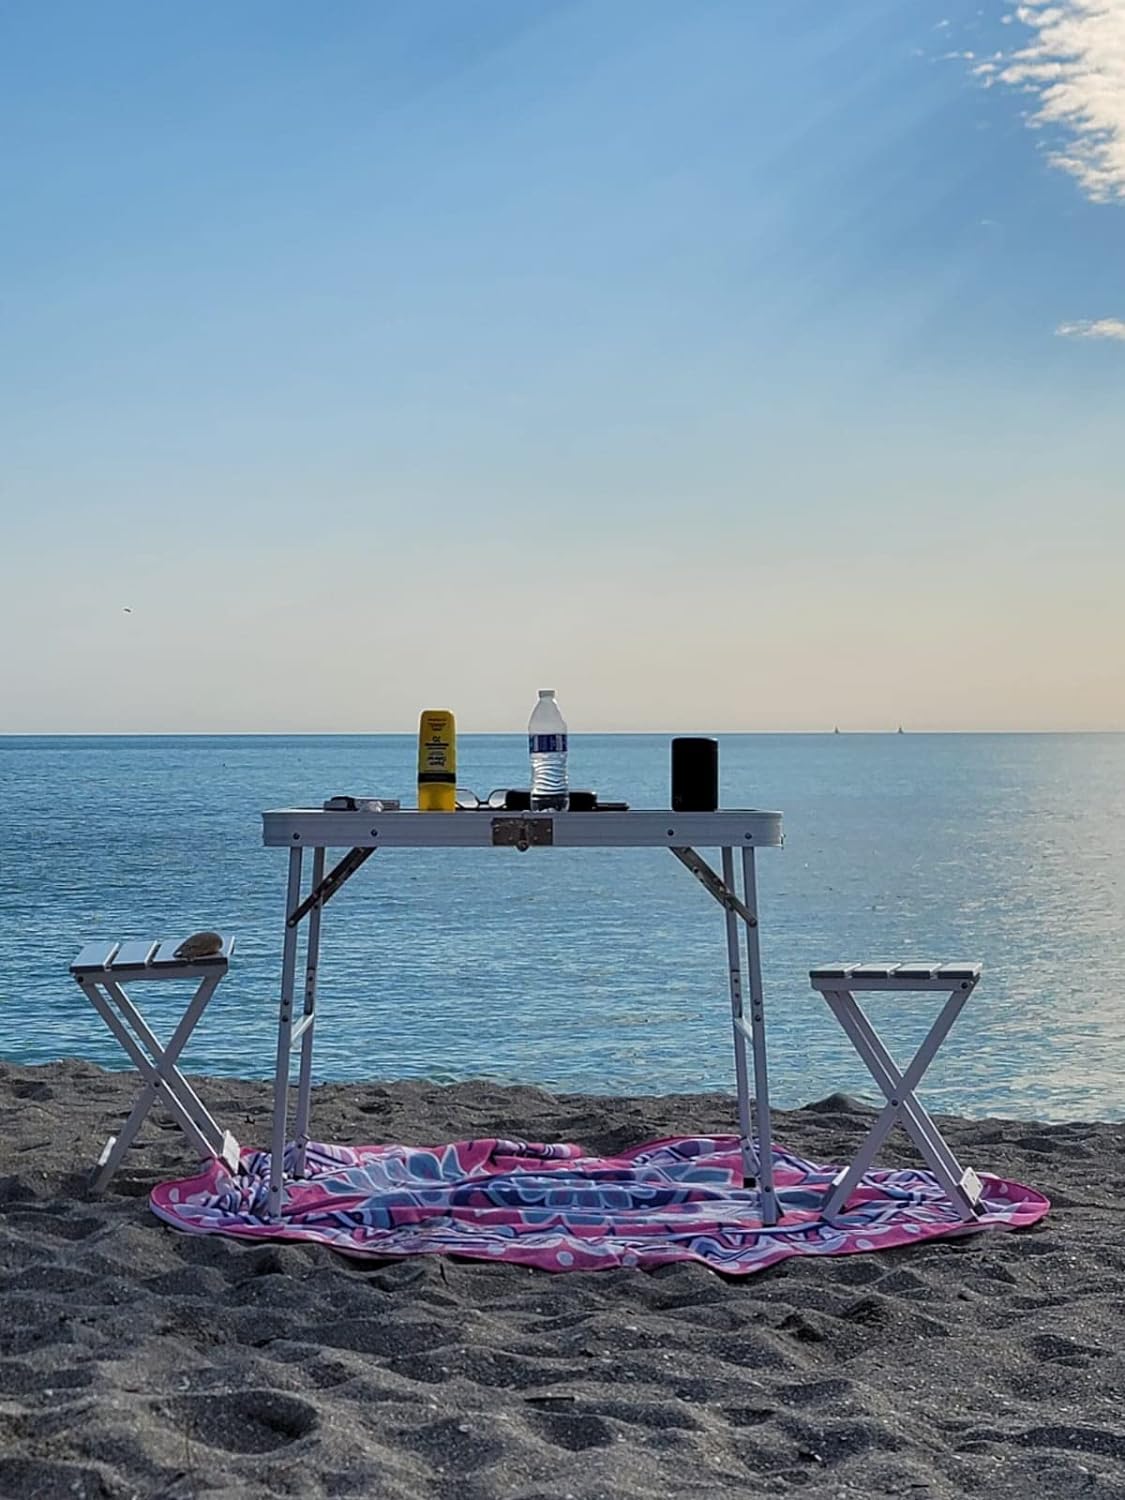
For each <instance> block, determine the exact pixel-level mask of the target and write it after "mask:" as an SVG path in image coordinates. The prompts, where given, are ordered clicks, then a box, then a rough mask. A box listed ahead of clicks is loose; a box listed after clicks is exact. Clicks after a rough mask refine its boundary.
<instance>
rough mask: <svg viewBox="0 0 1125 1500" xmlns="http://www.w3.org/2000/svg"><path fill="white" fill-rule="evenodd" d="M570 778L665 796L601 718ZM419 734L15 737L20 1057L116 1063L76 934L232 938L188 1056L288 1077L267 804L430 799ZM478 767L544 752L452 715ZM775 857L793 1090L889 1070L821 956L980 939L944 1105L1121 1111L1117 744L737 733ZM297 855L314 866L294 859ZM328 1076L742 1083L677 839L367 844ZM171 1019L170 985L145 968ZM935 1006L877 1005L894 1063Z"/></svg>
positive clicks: (940, 954)
mask: <svg viewBox="0 0 1125 1500" xmlns="http://www.w3.org/2000/svg"><path fill="white" fill-rule="evenodd" d="M570 760H571V767H570V769H571V785H572V786H574V787H592V788H595V789H597V790H598V791H599V793H600V794H601V795H602V796H603V797H605V798H609V797H613V798H615V799H623V800H627V801H628V802H629V803H630V804H631V805H632V806H634V807H644V806H650V807H658V806H666V805H667V801H668V740H667V738H666V737H664V736H624V735H623V736H597V735H591V736H581V735H575V736H573V737H572V742H571V756H570ZM414 763H415V747H414V742H413V739H412V738H411V737H408V736H370V737H366V736H332V737H327V736H326V737H305V736H301V737H293V738H284V737H257V736H255V737H226V738H201V737H185V738H156V737H151V738H88V739H87V738H2V739H0V1027H2V1031H0V1055H2V1056H4V1057H6V1058H7V1059H9V1060H11V1061H15V1062H23V1063H35V1062H44V1061H48V1060H51V1059H55V1058H59V1057H64V1056H78V1057H84V1058H88V1059H91V1060H93V1061H96V1062H99V1063H102V1064H105V1065H107V1066H110V1067H114V1066H125V1065H126V1063H125V1059H124V1058H123V1056H122V1054H121V1053H120V1051H119V1050H118V1048H117V1045H116V1043H115V1042H114V1041H113V1039H112V1038H111V1037H110V1036H109V1034H108V1033H107V1032H106V1031H105V1029H104V1027H103V1025H102V1023H101V1021H100V1020H99V1019H98V1017H97V1016H96V1015H95V1014H94V1012H93V1010H92V1009H91V1008H90V1007H89V1005H88V1003H87V1002H86V1000H85V999H84V997H83V996H82V994H81V992H80V991H79V990H78V988H77V986H76V985H75V984H74V983H73V981H72V980H71V979H70V978H69V976H68V973H67V966H68V964H69V962H70V960H71V958H72V957H73V955H74V953H75V952H76V951H77V949H78V948H79V947H80V946H81V944H82V943H84V942H85V941H87V940H91V939H94V938H101V937H107V938H113V937H126V936H138V937H147V936H159V935H162V934H164V935H174V934H179V933H183V932H185V931H190V930H192V929H195V928H199V927H203V926H213V927H219V928H222V929H224V930H226V929H229V930H232V931H234V932H235V933H236V934H237V938H238V946H237V951H236V956H235V961H234V963H233V964H232V967H231V972H230V974H229V975H228V977H227V978H226V979H225V980H224V982H223V983H222V984H221V985H220V987H219V990H218V992H217V995H216V998H215V1000H214V1001H213V1002H212V1005H211V1007H210V1009H209V1011H208V1013H207V1016H206V1017H205V1019H204V1022H203V1024H202V1026H201V1027H200V1029H199V1030H198V1031H197V1033H196V1036H195V1038H194V1039H193V1042H192V1044H191V1045H190V1047H189V1049H188V1051H187V1053H186V1060H187V1065H188V1066H189V1068H190V1069H191V1070H194V1071H199V1072H214V1073H228V1074H241V1075H244V1076H252V1077H254V1076H256V1077H265V1076H267V1075H269V1074H270V1073H271V1071H272V1064H273V1052H274V1046H275V1026H276V1006H277V989H278V978H279V969H280V955H281V940H282V913H283V905H284V889H285V863H286V862H285V855H284V851H282V850H275V849H269V850H267V849H265V848H263V847H262V846H261V824H260V820H259V814H260V812H261V811H262V810H263V809H265V808H271V807H286V806H318V805H319V804H320V802H321V801H322V800H323V799H324V798H325V797H326V796H329V795H331V794H333V793H336V792H342V791H351V792H358V793H368V794H378V793H382V794H384V795H388V796H394V795H399V796H401V797H402V798H403V800H404V801H408V800H409V799H410V797H411V795H412V780H413V769H414ZM459 764H460V777H459V779H460V781H461V782H462V784H463V785H466V786H470V787H472V788H473V789H474V790H476V791H477V792H478V793H482V794H483V793H486V792H488V791H489V790H491V789H492V788H493V787H498V786H507V785H519V784H526V776H527V767H526V740H525V738H524V737H523V736H522V735H518V736H510V737H499V736H496V737H493V736H481V737H473V736H469V737H462V739H461V742H460V746H459ZM720 765H721V778H722V795H723V802H724V804H725V805H727V806H730V807H738V806H743V807H762V808H776V809H780V810H781V811H782V812H783V813H784V815H785V833H786V847H785V848H784V849H780V850H763V851H761V852H760V853H759V856H758V879H759V902H760V912H761V920H762V948H763V960H764V968H765V997H766V1014H767V1024H768V1029H769V1055H770V1068H771V1080H772V1087H773V1097H774V1100H775V1102H776V1103H778V1104H782V1105H795V1104H799V1103H803V1102H807V1101H808V1100H811V1099H814V1098H818V1097H821V1096H823V1095H825V1094H828V1093H830V1092H832V1091H833V1090H835V1089H844V1090H846V1091H849V1092H852V1093H858V1094H862V1095H864V1096H866V1097H869V1098H871V1097H873V1096H874V1089H873V1085H872V1084H871V1081H870V1079H869V1078H868V1077H867V1075H866V1073H865V1072H864V1070H863V1068H862V1065H861V1064H860V1063H859V1062H858V1060H857V1059H856V1057H855V1055H854V1053H853V1052H852V1050H851V1047H850V1045H849V1044H848V1042H847V1041H846V1039H845V1038H844V1037H843V1035H842V1034H841V1033H840V1032H839V1031H838V1029H837V1027H836V1023H835V1022H834V1021H833V1020H832V1018H831V1016H830V1015H829V1013H828V1012H827V1009H826V1007H825V1006H824V1004H823V1002H822V1001H821V1000H820V999H819V997H817V996H815V995H814V994H813V993H812V992H811V991H810V989H809V987H808V969H809V966H810V964H812V963H815V962H819V961H823V960H827V959H833V958H848V959H854V960H865V959H879V958H909V957H937V958H980V959H981V960H982V961H983V962H984V965H985V971H984V978H983V980H982V983H981V985H980V986H979V987H978V989H977V991H976V993H975V994H974V995H973V996H972V998H971V999H970V1001H969V1004H968V1006H967V1008H966V1010H965V1012H964V1013H963V1015H962V1018H961V1021H960V1022H959V1024H958V1026H957V1027H956V1028H955V1030H954V1032H953V1033H952V1035H951V1036H950V1038H949V1040H948V1041H947V1043H946V1044H945V1046H944V1048H943V1050H942V1052H941V1054H940V1056H939V1058H938V1060H937V1062H936V1063H935V1064H934V1066H933V1067H932V1069H931V1071H930V1073H929V1074H928V1075H927V1086H926V1088H925V1091H924V1092H925V1095H926V1097H927V1098H928V1099H929V1101H930V1102H931V1104H932V1105H933V1106H935V1107H938V1108H941V1109H947V1110H956V1111H959V1112H963V1113H968V1114H975V1115H984V1114H1006V1115H1016V1116H1038V1117H1041V1118H1047V1119H1092V1118H1098V1119H1123V1118H1125V736H1122V735H1059V736H1051V735H1042V736H1037V735H1027V736H1020V735H1010V736H988V735H940V736H928V735H913V734H906V735H846V734H845V735H839V736H833V735H823V736H815V735H746V736H737V735H734V736H724V737H721V749H720ZM307 864H308V861H306V866H307ZM319 994H320V1004H319V1021H318V1028H317V1051H316V1076H317V1078H318V1079H319V1080H325V1079H348V1078H374V1077H378V1078H403V1077H427V1078H434V1079H439V1080H453V1079H461V1078H469V1077H490V1078H498V1079H504V1080H518V1081H522V1082H527V1083H534V1084H540V1085H543V1086H546V1087H550V1088H553V1089H562V1090H582V1091H593V1092H624V1091H633V1092H666V1091H682V1092H692V1091H696V1090H703V1089H713V1088H728V1087H730V1086H731V1077H732V1068H731V1047H730V1021H729V1014H730V1012H729V1000H728V994H727V986H726V969H725V945H724V930H723V920H722V914H721V912H720V910H719V908H718V907H717V906H716V905H715V904H714V903H713V902H712V901H711V899H710V898H709V897H708V896H707V895H706V893H705V892H704V891H703V890H702V889H701V888H700V887H699V886H698V885H697V884H696V882H695V881H694V880H693V879H692V878H691V877H690V876H689V875H688V873H687V872H686V871H685V870H683V869H682V868H681V867H680V866H679V865H678V864H677V862H676V861H675V860H673V859H672V858H671V857H670V856H669V855H668V854H666V853H665V852H664V851H661V850H647V851H591V852H579V851H567V850H552V851H531V852H529V853H527V854H522V855H521V854H519V853H517V852H516V851H513V850H487V851H482V852H450V851H436V852H432V853H427V852H424V851H380V852H379V853H378V854H377V855H376V856H375V857H374V858H373V859H371V860H369V861H368V862H367V864H366V865H365V866H364V867H363V869H362V870H361V871H360V872H359V874H358V875H356V876H355V877H354V878H353V880H352V882H351V883H350V884H349V885H348V886H347V887H345V888H344V889H343V890H342V891H341V892H340V893H339V894H338V895H337V896H336V897H335V898H334V899H333V901H332V902H331V904H330V905H329V906H328V908H327V910H326V915H325V920H324V939H323V945H322V962H321V975H320V991H319ZM137 996H138V998H140V1000H141V1004H142V1009H143V1010H144V1011H145V1013H146V1015H147V1016H148V1018H149V1020H150V1022H151V1023H152V1024H153V1025H154V1027H155V1028H156V1029H157V1030H158V1031H167V1030H168V1029H170V1026H171V1024H172V1022H173V1020H174V1017H175V1016H176V1015H177V1014H178V1011H179V1008H180V1007H181V1006H182V1003H183V998H184V997H183V991H182V987H179V986H172V985H153V986H146V987H143V988H139V989H138V991H137ZM934 1008H935V998H934V997H932V996H884V997H877V998H873V999H872V1001H871V1011H872V1014H873V1017H874V1019H875V1023H876V1025H877V1027H878V1029H879V1030H880V1032H881V1034H882V1035H883V1036H884V1038H885V1040H887V1042H888V1044H889V1045H891V1047H892V1050H895V1051H897V1052H898V1053H899V1054H900V1056H902V1055H903V1054H906V1053H908V1052H909V1051H910V1050H912V1048H913V1046H914V1045H916V1043H917V1041H918V1040H920V1038H921V1035H922V1034H923V1033H924V1031H925V1029H926V1027H927V1026H928V1024H929V1020H930V1018H931V1016H932V1014H933V1013H934Z"/></svg>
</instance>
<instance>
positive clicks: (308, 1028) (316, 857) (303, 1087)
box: [293, 848, 325, 1177]
mask: <svg viewBox="0 0 1125 1500" xmlns="http://www.w3.org/2000/svg"><path fill="white" fill-rule="evenodd" d="M324 855H325V851H324V850H323V849H322V848H316V849H314V850H313V862H312V886H313V890H314V891H315V890H316V888H317V886H318V885H319V884H320V882H321V881H322V880H323V879H324ZM323 912H324V904H323V902H318V903H317V904H316V905H315V906H314V907H313V909H312V910H311V911H310V912H309V936H308V952H307V954H306V959H305V1005H304V1010H303V1012H302V1020H303V1021H304V1023H305V1029H304V1031H303V1032H302V1033H301V1071H300V1074H299V1075H298V1081H297V1117H296V1120H295V1122H294V1125H293V1135H294V1139H295V1140H296V1142H297V1160H296V1162H295V1163H294V1166H293V1175H294V1177H303V1176H304V1175H305V1152H306V1150H307V1149H308V1144H309V1095H310V1092H311V1089H312V1054H313V1031H314V1029H315V1027H316V972H317V966H318V964H319V962H320V919H321V916H322V914H323Z"/></svg>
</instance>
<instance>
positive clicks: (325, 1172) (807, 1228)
mask: <svg viewBox="0 0 1125 1500" xmlns="http://www.w3.org/2000/svg"><path fill="white" fill-rule="evenodd" d="M292 1153H293V1148H292V1147H290V1148H289V1154H288V1161H287V1165H291V1164H292ZM838 1170H839V1169H838V1168H837V1167H833V1166H818V1165H816V1164H815V1163H813V1162H810V1161H806V1160H804V1159H803V1158H802V1157H799V1156H796V1155H794V1154H793V1152H791V1151H786V1150H784V1149H782V1148H781V1147H776V1148H775V1150H774V1174H775V1179H776V1186H777V1192H778V1202H779V1206H780V1209H781V1213H782V1221H781V1222H780V1223H779V1224H777V1225H776V1226H774V1227H772V1228H768V1229H767V1228H765V1227H763V1225H762V1223H761V1218H760V1214H759V1203H758V1195H757V1193H756V1192H755V1191H754V1190H753V1189H746V1188H743V1187H742V1186H741V1185H740V1183H741V1163H740V1159H739V1152H738V1141H737V1139H736V1138H735V1137H734V1136H719V1137H713V1136H709V1137H703V1136H686V1137H676V1138H674V1139H669V1140H659V1141H649V1142H647V1143H646V1144H644V1145H641V1146H636V1147H634V1148H633V1149H631V1150H629V1151H625V1152H623V1153H621V1154H620V1155H618V1156H613V1157H597V1156H590V1155H588V1154H587V1153H586V1152H585V1151H584V1150H583V1148H582V1147H581V1146H578V1145H574V1144H571V1143H555V1144H549V1145H537V1144H535V1143H533V1142H529V1141H518V1140H498V1139H488V1140H474V1141H457V1142H454V1143H452V1144H450V1145H445V1146H427V1147H419V1146H403V1145H387V1146H334V1145H324V1144H310V1146H309V1148H308V1154H307V1158H306V1171H307V1174H308V1175H307V1176H306V1177H305V1178H304V1179H302V1180H301V1181H299V1182H292V1183H290V1184H289V1185H288V1186H287V1189H286V1203H285V1208H284V1211H283V1214H282V1218H281V1219H280V1221H278V1222H270V1221H269V1220H268V1218H267V1217H266V1194H267V1190H268V1186H269V1155H268V1153H266V1152H261V1151H257V1152H255V1151H248V1152H244V1153H243V1159H242V1171H241V1172H239V1173H238V1174H232V1173H231V1172H229V1171H228V1169H227V1168H226V1167H225V1166H224V1165H223V1164H222V1163H221V1162H218V1161H212V1162H210V1163H209V1164H208V1165H207V1166H206V1168H205V1169H204V1170H203V1171H202V1172H201V1173H200V1175H199V1176H197V1177H192V1178H189V1179H187V1180H185V1181H182V1182H167V1183H162V1184H161V1185H160V1186H159V1187H157V1188H155V1189H154V1190H153V1193H152V1197H151V1203H152V1207H153V1210H154V1211H155V1212H156V1213H157V1214H158V1215H159V1217H160V1218H161V1219H163V1220H165V1221H166V1222H167V1223H169V1224H171V1225H173V1226H175V1228H177V1229H181V1230H185V1231H187V1232H189V1233H193V1234H224V1235H233V1236H235V1237H236V1238H239V1239H246V1240H307V1241H315V1242H316V1243H319V1244H324V1245H330V1246H331V1247H332V1248H333V1249H335V1250H339V1251H342V1252H344V1253H346V1254H348V1255H360V1256H384V1257H402V1256H409V1255H458V1256H468V1257H471V1258H473V1259H476V1260H493V1261H513V1262H515V1263H517V1264H519V1265H525V1266H537V1267H539V1268H540V1269H542V1270H548V1271H575V1270H581V1271H597V1270H606V1269H610V1268H613V1267H622V1266H640V1267H653V1266H660V1265H667V1264H668V1263H669V1262H671V1261H680V1260H694V1261H701V1262H702V1263H703V1264H704V1265H707V1266H710V1267H711V1268H712V1269H713V1270H716V1271H722V1272H724V1273H726V1274H728V1275H745V1274H747V1273H748V1272H751V1271H758V1270H761V1269H762V1268H763V1267H765V1266H770V1265H774V1264H775V1263H776V1262H778V1261H780V1260H784V1259H786V1258H787V1257H788V1256H790V1255H850V1254H854V1253H856V1252H861V1251H872V1250H889V1249H892V1248H894V1247H896V1246H900V1245H909V1244H918V1243H920V1242H921V1241H923V1240H929V1239H934V1238H936V1237H938V1236H943V1235H945V1236H949V1235H964V1234H966V1233H970V1234H971V1233H978V1232H980V1231H983V1230H988V1229H1018V1228H1023V1227H1026V1226H1027V1225H1029V1224H1034V1223H1036V1221H1037V1220H1039V1219H1041V1218H1042V1217H1043V1216H1044V1214H1046V1212H1047V1210H1048V1209H1049V1207H1050V1204H1049V1202H1048V1200H1047V1199H1046V1198H1045V1197H1044V1196H1043V1195H1042V1194H1041V1193H1037V1192H1036V1191H1035V1190H1034V1189H1032V1188H1029V1187H1024V1186H1023V1185H1022V1184H1020V1183H1017V1182H1008V1181H1006V1180H1004V1179H1003V1178H999V1177H993V1176H989V1175H987V1174H985V1173H982V1174H981V1180H982V1182H983V1185H984V1197H983V1201H982V1209H983V1212H982V1213H981V1215H980V1217H979V1218H978V1219H976V1220H975V1221H973V1222H972V1223H971V1224H966V1223H964V1222H963V1221H962V1220H961V1219H959V1218H958V1216H957V1213H956V1211H955V1210H954V1208H953V1206H952V1204H951V1203H950V1202H949V1201H948V1199H946V1197H945V1196H944V1194H943V1192H942V1189H941V1187H940V1186H939V1185H938V1183H937V1182H936V1181H935V1179H934V1178H933V1177H932V1176H931V1175H930V1174H929V1173H928V1172H923V1171H919V1170H915V1169H913V1168H897V1169H890V1170H885V1171H884V1170H880V1171H873V1172H871V1173H869V1174H868V1176H867V1177H866V1178H865V1179H864V1181H863V1184H862V1186H861V1187H860V1188H859V1189H858V1190H857V1192H856V1193H855V1195H854V1196H853V1198H852V1200H851V1202H850V1203H849V1204H848V1208H847V1212H846V1213H844V1214H841V1215H839V1216H838V1217H837V1218H836V1219H835V1220H834V1221H833V1222H832V1223H831V1224H829V1223H826V1222H825V1221H824V1220H823V1219H822V1218H821V1214H820V1205H821V1203H822V1202H823V1200H824V1198H825V1195H826V1193H827V1191H828V1188H829V1185H830V1183H831V1181H832V1179H833V1177H834V1176H835V1175H836V1173H837V1172H838Z"/></svg>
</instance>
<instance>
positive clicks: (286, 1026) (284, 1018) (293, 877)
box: [269, 845, 302, 1219]
mask: <svg viewBox="0 0 1125 1500" xmlns="http://www.w3.org/2000/svg"><path fill="white" fill-rule="evenodd" d="M301 853H302V851H301V848H300V846H299V845H298V846H297V847H296V848H293V849H290V851H289V884H288V887H287V890H286V896H285V942H284V946H283V948H282V952H281V1002H280V1007H279V1011H278V1020H277V1068H276V1070H275V1072H274V1079H273V1133H272V1137H271V1140H270V1187H269V1217H270V1218H271V1219H278V1218H280V1217H281V1202H282V1197H283V1196H284V1192H285V1135H286V1128H287V1125H288V1122H289V1059H290V1052H291V1050H292V1040H293V983H294V979H295V977H296V972H297V929H296V927H290V926H289V918H290V916H292V914H293V913H294V912H295V911H296V910H297V907H298V905H299V904H300V900H301Z"/></svg>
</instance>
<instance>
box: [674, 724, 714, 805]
mask: <svg viewBox="0 0 1125 1500" xmlns="http://www.w3.org/2000/svg"><path fill="white" fill-rule="evenodd" d="M718 805H719V742H718V740H708V739H702V738H695V737H688V736H684V737H682V738H679V739H674V740H673V741H672V810H673V812H714V811H715V809H716V808H717V807H718Z"/></svg>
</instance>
